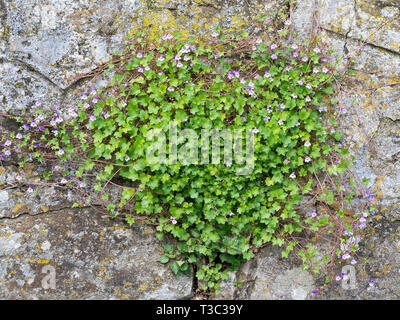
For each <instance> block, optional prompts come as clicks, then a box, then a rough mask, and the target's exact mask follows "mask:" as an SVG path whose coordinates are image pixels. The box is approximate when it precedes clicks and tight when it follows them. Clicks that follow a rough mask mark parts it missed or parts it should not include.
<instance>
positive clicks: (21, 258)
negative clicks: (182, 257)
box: [0, 209, 192, 300]
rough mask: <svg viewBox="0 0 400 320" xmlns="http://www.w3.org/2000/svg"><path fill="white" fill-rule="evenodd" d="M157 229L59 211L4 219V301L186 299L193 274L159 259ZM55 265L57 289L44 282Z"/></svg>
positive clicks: (0, 241) (0, 288)
mask: <svg viewBox="0 0 400 320" xmlns="http://www.w3.org/2000/svg"><path fill="white" fill-rule="evenodd" d="M154 233H155V231H154V229H153V228H150V227H148V226H143V225H135V226H134V227H132V228H129V227H127V226H126V225H125V224H122V223H119V222H118V221H110V220H108V219H104V218H102V217H101V216H99V214H98V213H97V212H96V211H93V210H85V209H79V210H60V211H57V212H56V213H48V214H41V215H38V216H30V215H21V216H20V217H19V218H18V219H1V220H0V299H9V298H13V299H146V300H148V299H173V300H175V299H187V298H190V297H191V296H192V276H181V277H179V278H176V277H175V275H173V273H172V272H171V270H170V269H169V267H168V266H166V265H163V264H161V263H159V262H157V259H158V258H159V256H160V254H161V253H162V250H163V249H162V245H161V243H160V242H159V241H158V240H156V238H155V236H154ZM44 266H52V267H54V268H55V277H56V288H55V289H52V288H48V289H46V288H44V287H43V285H42V282H43V279H44V277H45V276H46V273H43V267H44Z"/></svg>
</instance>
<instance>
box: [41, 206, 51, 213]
mask: <svg viewBox="0 0 400 320" xmlns="http://www.w3.org/2000/svg"><path fill="white" fill-rule="evenodd" d="M40 209H41V210H42V211H43V212H47V211H49V208H48V207H46V206H41V207H40Z"/></svg>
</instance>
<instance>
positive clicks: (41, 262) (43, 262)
mask: <svg viewBox="0 0 400 320" xmlns="http://www.w3.org/2000/svg"><path fill="white" fill-rule="evenodd" d="M49 262H50V260H40V259H39V260H37V261H36V263H38V264H48V263H49Z"/></svg>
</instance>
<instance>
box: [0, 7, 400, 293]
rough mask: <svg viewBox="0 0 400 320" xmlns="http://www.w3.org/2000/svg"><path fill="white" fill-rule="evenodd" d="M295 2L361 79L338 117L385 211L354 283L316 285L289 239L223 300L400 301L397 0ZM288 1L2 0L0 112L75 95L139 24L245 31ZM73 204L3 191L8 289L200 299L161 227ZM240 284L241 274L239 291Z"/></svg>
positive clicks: (8, 173) (0, 275)
mask: <svg viewBox="0 0 400 320" xmlns="http://www.w3.org/2000/svg"><path fill="white" fill-rule="evenodd" d="M296 2H297V6H296V8H294V10H293V12H292V15H291V22H292V27H293V28H295V29H297V30H299V34H298V35H297V37H299V38H302V39H308V38H309V37H310V32H311V29H312V28H314V29H315V28H317V29H315V30H318V32H319V33H320V35H321V38H322V40H323V41H324V42H326V43H327V44H328V45H329V46H331V47H332V48H333V49H334V52H335V55H341V56H347V58H349V57H353V58H354V64H353V66H352V68H354V70H355V75H354V76H353V77H352V78H346V80H345V81H343V82H341V91H340V94H339V96H338V103H337V105H336V106H332V109H335V108H339V107H345V108H346V109H347V112H348V114H349V115H348V117H347V118H343V119H342V120H341V123H340V125H341V127H342V131H343V132H344V133H345V137H344V142H345V143H346V144H347V145H348V146H349V147H350V149H351V152H352V154H353V155H354V156H355V172H356V173H357V174H358V176H360V177H367V178H370V183H369V187H370V188H371V190H372V191H373V192H374V193H375V195H376V198H377V203H376V204H377V206H378V208H379V214H377V215H376V216H375V217H373V218H372V217H371V218H369V226H370V228H369V231H368V234H367V237H366V238H365V240H363V241H362V242H361V244H360V245H361V250H360V252H359V256H357V257H355V258H356V260H357V261H359V262H360V263H359V264H356V265H355V266H354V267H355V270H356V279H357V282H356V285H355V288H353V289H350V290H349V289H345V288H344V286H342V281H338V282H336V283H332V284H330V285H329V286H328V287H326V288H325V289H324V290H321V291H320V292H318V293H317V294H316V295H314V294H313V292H315V291H316V290H317V291H318V288H319V287H322V284H323V276H315V275H311V274H310V273H309V272H308V271H302V270H301V269H300V265H299V261H297V260H296V259H294V258H293V257H291V258H290V259H281V258H280V254H279V249H278V248H264V249H262V250H260V252H259V253H258V254H257V255H256V257H255V258H254V259H252V260H251V261H250V262H248V263H246V264H244V265H243V266H241V268H240V269H239V270H238V271H237V272H231V273H230V274H229V280H228V281H225V282H223V283H222V284H221V291H222V292H221V294H220V295H219V296H217V297H213V298H215V299H399V298H400V291H399V288H400V272H399V263H400V256H399V252H400V240H399V235H400V229H399V221H400V209H399V207H398V203H399V198H400V197H399V193H400V192H399V191H400V162H399V158H400V157H399V155H400V104H399V103H400V102H399V100H400V95H399V92H400V3H399V2H398V1H396V0H381V1H377V0H370V1H365V0H335V1H333V0H301V1H296ZM279 10H280V11H285V12H288V8H287V1H284V0H248V1H240V0H219V1H203V0H183V1H181V0H180V1H178V0H168V1H164V0H157V1H144V0H118V1H112V0H100V1H89V0H73V1H65V0H32V1H24V0H14V1H5V0H0V112H2V111H4V110H5V109H7V108H10V109H11V110H13V112H15V113H18V112H19V110H22V109H25V108H26V109H28V110H29V109H30V108H32V106H33V105H34V104H35V102H36V101H38V100H39V101H41V102H42V104H43V106H45V107H46V108H49V107H51V106H53V105H57V106H59V107H60V108H62V107H64V106H65V105H68V104H70V103H71V102H72V101H73V100H74V99H75V98H76V95H77V91H78V90H85V85H86V82H85V81H76V80H72V77H73V76H74V75H75V74H78V73H81V72H85V71H88V70H90V69H91V67H92V64H93V63H101V62H102V61H105V60H107V59H108V58H109V57H110V55H111V54H112V52H113V51H114V50H118V49H121V46H122V45H123V43H124V41H125V35H126V34H127V32H129V30H134V29H137V28H147V29H151V30H152V31H153V32H163V31H170V30H173V29H174V28H176V27H177V26H185V29H186V30H191V31H194V32H209V31H210V30H211V29H212V28H213V27H214V26H216V25H217V24H218V23H221V24H222V25H223V26H224V27H226V29H228V30H229V31H232V32H233V31H235V30H240V29H243V28H245V27H246V26H247V25H248V21H249V20H250V19H251V18H254V17H255V13H259V12H266V13H270V12H277V11H279ZM269 20H272V18H271V17H270V18H269ZM370 35H371V36H370ZM360 37H363V39H364V40H366V44H365V45H362V43H361V42H360V41H359V40H360ZM27 169H28V171H30V179H31V180H30V183H32V182H40V181H39V180H38V179H39V178H38V176H40V172H39V171H40V170H39V171H38V170H37V168H27ZM17 174H18V172H15V170H14V171H13V170H11V169H10V168H8V167H3V166H0V182H2V181H7V182H12V181H14V180H15V178H16V176H17ZM27 185H29V183H28V182H27ZM74 200H75V197H74V195H73V194H72V193H69V192H68V191H66V192H60V190H55V189H54V188H52V187H51V186H46V187H41V189H40V193H39V192H36V193H27V192H26V188H25V189H1V187H0V298H1V299H15V298H16V299H61V298H66V299H124V298H128V299H183V298H189V297H191V296H192V295H193V290H192V286H193V281H192V277H181V278H178V279H176V278H175V277H174V276H173V275H172V274H171V272H170V271H169V269H168V267H167V266H164V265H161V264H159V263H158V262H156V260H157V258H158V256H159V254H160V253H161V252H162V248H161V245H160V243H159V242H158V241H157V240H155V237H154V229H153V228H151V227H144V226H141V225H136V226H134V227H133V228H128V227H127V226H126V225H122V224H121V223H120V222H117V221H108V220H105V219H104V218H103V217H101V216H99V215H97V213H96V212H95V211H94V210H90V209H75V210H67V209H65V207H68V206H70V205H71V203H72V202H74ZM63 208H64V209H63ZM365 259H367V260H366V261H367V262H366V263H363V264H361V261H364V260H365ZM46 265H51V266H53V267H54V268H55V270H56V275H57V278H56V280H57V282H56V284H57V288H56V289H55V290H46V289H44V288H43V287H42V283H41V280H42V279H43V277H44V276H45V275H44V274H42V268H43V266H46ZM341 267H342V266H338V270H337V272H338V273H341ZM371 280H373V281H374V284H373V285H371V284H372V283H371ZM235 282H242V283H243V286H242V288H237V287H236V286H235Z"/></svg>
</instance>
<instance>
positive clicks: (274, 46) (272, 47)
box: [271, 42, 278, 50]
mask: <svg viewBox="0 0 400 320" xmlns="http://www.w3.org/2000/svg"><path fill="white" fill-rule="evenodd" d="M276 48H278V46H277V45H276V44H275V42H272V43H271V50H275V49H276Z"/></svg>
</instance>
